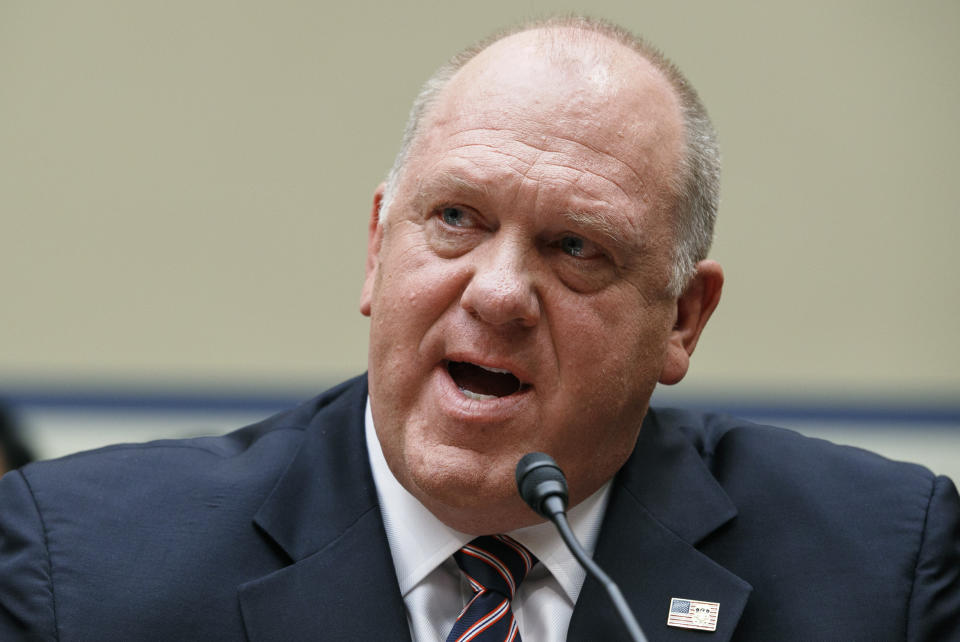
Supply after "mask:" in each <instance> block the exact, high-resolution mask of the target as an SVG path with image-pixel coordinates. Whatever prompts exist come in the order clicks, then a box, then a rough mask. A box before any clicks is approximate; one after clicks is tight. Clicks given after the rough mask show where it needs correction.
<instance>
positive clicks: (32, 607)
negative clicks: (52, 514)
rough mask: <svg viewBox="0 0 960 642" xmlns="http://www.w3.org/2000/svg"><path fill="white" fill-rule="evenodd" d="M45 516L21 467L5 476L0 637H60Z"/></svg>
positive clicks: (1, 484) (0, 494)
mask: <svg viewBox="0 0 960 642" xmlns="http://www.w3.org/2000/svg"><path fill="white" fill-rule="evenodd" d="M51 571H52V569H51V566H50V555H49V551H48V550H47V545H46V538H45V535H44V525H43V519H42V517H41V515H40V513H39V511H38V510H37V505H36V503H35V502H34V499H33V493H32V492H31V491H30V486H29V485H28V483H27V481H26V479H25V478H24V477H23V475H22V474H21V473H20V472H19V471H12V472H10V473H7V474H6V475H4V476H3V478H2V479H0V640H53V639H56V630H55V629H56V619H55V606H54V595H53V579H52V572H51Z"/></svg>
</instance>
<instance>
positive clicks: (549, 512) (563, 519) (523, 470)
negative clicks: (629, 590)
mask: <svg viewBox="0 0 960 642" xmlns="http://www.w3.org/2000/svg"><path fill="white" fill-rule="evenodd" d="M516 477H517V490H518V491H519V492H520V497H522V498H523V501H525V502H526V503H527V505H528V506H529V507H530V508H532V509H533V510H534V512H536V513H537V514H538V515H541V516H543V517H546V518H547V519H549V520H550V521H551V522H553V524H554V526H556V527H557V530H558V531H560V537H561V538H562V539H563V542H564V544H566V545H567V548H569V549H570V552H571V553H573V556H574V557H575V558H576V559H577V561H578V562H580V565H581V566H583V567H584V568H585V569H586V570H587V572H588V573H589V574H590V575H592V576H593V577H594V578H595V579H596V580H597V581H598V582H600V584H601V585H602V586H603V588H604V589H605V590H606V591H607V595H608V596H609V597H610V600H611V601H612V602H613V606H614V607H615V608H616V609H617V613H619V614H620V618H621V619H622V620H623V624H624V626H625V627H626V628H627V632H628V633H629V634H630V637H631V638H632V639H633V641H634V642H647V638H646V637H645V636H644V635H643V630H642V629H641V628H640V625H639V624H637V619H636V618H635V617H634V616H633V612H632V611H631V610H630V606H629V605H628V604H627V601H626V600H625V599H624V597H623V594H622V593H621V592H620V589H619V588H618V587H617V585H616V583H614V581H613V580H612V579H610V576H608V575H607V574H606V573H604V572H603V569H601V568H600V567H599V566H598V565H597V563H596V562H594V561H593V559H592V558H591V557H590V556H589V555H587V552H586V551H585V550H583V546H581V545H580V542H578V541H577V538H576V536H575V535H574V534H573V530H572V529H571V528H570V523H569V522H568V521H567V499H568V493H567V478H566V477H565V476H564V474H563V471H562V470H560V467H559V466H557V462H555V461H554V460H553V457H551V456H550V455H547V454H546V453H527V454H526V455H524V456H523V457H521V458H520V461H519V462H517V471H516Z"/></svg>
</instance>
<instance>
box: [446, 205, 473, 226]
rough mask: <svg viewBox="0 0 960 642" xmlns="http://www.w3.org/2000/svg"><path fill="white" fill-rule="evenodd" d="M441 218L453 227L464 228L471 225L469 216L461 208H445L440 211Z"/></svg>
mask: <svg viewBox="0 0 960 642" xmlns="http://www.w3.org/2000/svg"><path fill="white" fill-rule="evenodd" d="M440 218H441V219H442V220H443V222H444V223H446V224H447V225H449V226H451V227H463V226H465V225H467V224H469V222H470V221H469V215H468V214H467V213H466V212H464V211H463V210H462V209H460V208H459V207H444V208H443V209H441V210H440Z"/></svg>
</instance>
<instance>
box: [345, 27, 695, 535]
mask: <svg viewBox="0 0 960 642" xmlns="http://www.w3.org/2000/svg"><path fill="white" fill-rule="evenodd" d="M539 47H540V45H539V40H538V35H537V34H536V33H531V32H527V33H523V34H519V35H517V36H512V37H510V38H508V39H506V40H505V41H501V42H499V43H497V44H495V45H493V46H492V47H491V48H489V49H488V50H486V51H484V52H482V53H481V54H480V55H479V56H478V57H477V58H475V59H474V60H473V61H471V62H470V63H468V65H467V66H466V67H464V68H463V69H462V70H461V71H460V72H459V73H458V74H457V76H456V77H455V78H454V80H453V81H451V84H450V85H449V86H448V87H447V88H446V89H445V90H444V92H443V95H442V97H441V99H440V101H439V103H438V104H437V105H436V106H435V107H434V108H433V110H432V111H431V113H430V115H429V116H428V117H427V121H426V122H425V123H424V125H423V128H422V134H421V136H420V138H419V139H418V141H417V142H416V143H415V144H414V146H413V148H412V150H411V154H410V156H409V158H408V161H407V165H406V167H405V170H404V172H403V174H402V177H401V179H400V182H399V184H398V188H397V191H396V196H395V198H394V200H393V203H392V205H391V207H390V211H389V212H386V213H381V215H382V216H381V217H380V218H379V219H378V216H377V209H378V207H379V199H380V196H381V193H378V196H377V201H376V204H375V208H374V218H373V221H372V222H371V238H370V254H369V257H368V273H367V280H366V283H365V285H364V294H363V301H362V310H363V311H364V313H365V314H369V315H370V317H371V330H370V361H369V367H370V394H371V404H372V409H373V416H374V423H375V424H376V428H377V433H378V436H379V439H380V442H381V444H382V446H383V451H384V455H385V457H386V459H387V462H388V463H389V465H390V468H391V470H392V471H393V472H394V474H395V475H396V477H397V478H398V479H399V481H400V482H401V483H402V484H403V485H404V486H405V487H406V488H407V489H408V490H409V491H410V492H411V493H413V494H414V495H415V496H416V497H417V498H418V499H420V500H421V501H422V502H423V503H424V504H425V505H426V506H427V507H428V508H429V509H431V511H433V512H434V514H436V515H437V516H438V517H440V519H442V520H443V521H444V522H446V523H447V524H449V525H450V526H453V527H454V528H457V529H458V530H461V531H465V532H472V533H481V532H494V531H504V530H509V529H512V528H516V527H518V526H521V525H525V524H529V523H532V522H535V521H538V518H537V517H536V516H535V515H534V514H533V513H532V512H531V511H530V510H529V509H528V508H527V507H526V506H524V505H523V504H522V501H521V500H520V499H519V498H518V496H517V493H516V489H515V485H514V481H513V471H514V467H515V465H516V462H517V460H519V459H520V457H521V456H523V455H524V454H525V453H527V452H530V451H543V452H546V453H548V454H550V455H552V456H553V457H554V458H555V459H556V460H557V462H558V463H559V464H560V466H561V467H562V468H563V469H564V470H565V472H566V473H567V477H568V479H569V482H570V491H571V501H572V502H573V503H576V502H578V501H580V500H582V499H583V498H585V497H586V496H588V495H589V494H591V493H592V492H594V491H595V490H596V489H598V488H599V487H600V486H601V485H602V484H603V483H604V482H605V481H607V480H608V479H610V477H611V476H612V475H613V474H614V473H615V472H616V470H618V469H619V467H620V466H621V465H622V464H623V462H624V461H625V460H626V458H627V456H628V455H629V453H630V452H631V450H632V449H633V445H634V442H635V440H636V436H637V432H638V430H639V428H640V424H641V421H642V419H643V416H644V414H645V412H646V410H647V404H648V401H649V398H650V395H651V393H652V391H653V388H654V386H655V384H656V383H657V381H658V380H664V381H668V382H673V381H675V380H678V379H679V378H680V377H682V376H683V372H678V371H677V368H678V367H679V366H677V365H676V360H675V359H672V358H671V356H670V353H671V350H672V349H674V348H673V347H672V346H674V344H675V337H674V336H673V334H675V329H674V325H675V322H676V319H677V300H676V298H672V297H671V296H670V295H669V294H668V282H669V279H670V274H671V268H672V258H671V257H672V252H671V249H672V247H673V240H674V239H673V233H672V225H671V220H670V218H669V214H668V211H667V210H668V207H669V198H668V196H667V181H668V180H669V179H670V178H671V176H673V172H675V171H676V169H675V168H676V165H677V163H678V159H679V155H680V149H681V136H682V129H681V127H682V125H681V121H680V117H679V114H678V109H677V105H676V100H675V98H674V97H673V95H672V93H671V92H670V90H669V89H668V86H667V84H666V82H665V81H664V80H663V79H662V78H661V76H660V75H659V73H657V72H655V71H653V69H652V68H651V67H650V66H649V65H648V64H647V63H645V62H644V61H642V60H640V59H639V57H637V56H636V55H635V54H633V53H632V52H629V51H627V50H625V49H621V48H619V47H618V46H616V45H611V46H610V47H609V49H610V51H607V52H606V56H607V58H606V59H605V60H603V61H602V62H596V63H593V62H583V58H578V59H577V60H576V61H574V60H572V59H571V60H557V59H552V62H550V61H547V60H545V59H544V57H542V56H540V55H538V48H539ZM628 65H629V68H627V66H628ZM681 361H682V360H681ZM683 364H684V365H683V366H682V369H683V370H685V368H686V366H685V361H684V362H683Z"/></svg>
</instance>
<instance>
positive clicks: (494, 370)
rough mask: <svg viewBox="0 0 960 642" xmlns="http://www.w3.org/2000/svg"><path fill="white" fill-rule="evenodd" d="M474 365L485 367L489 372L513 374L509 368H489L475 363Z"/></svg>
mask: <svg viewBox="0 0 960 642" xmlns="http://www.w3.org/2000/svg"><path fill="white" fill-rule="evenodd" d="M474 365H476V366H477V367H478V368H483V369H484V370H486V371H487V372H496V373H497V374H513V373H512V372H510V371H509V370H503V369H501V368H488V367H486V366H481V365H479V364H474Z"/></svg>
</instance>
